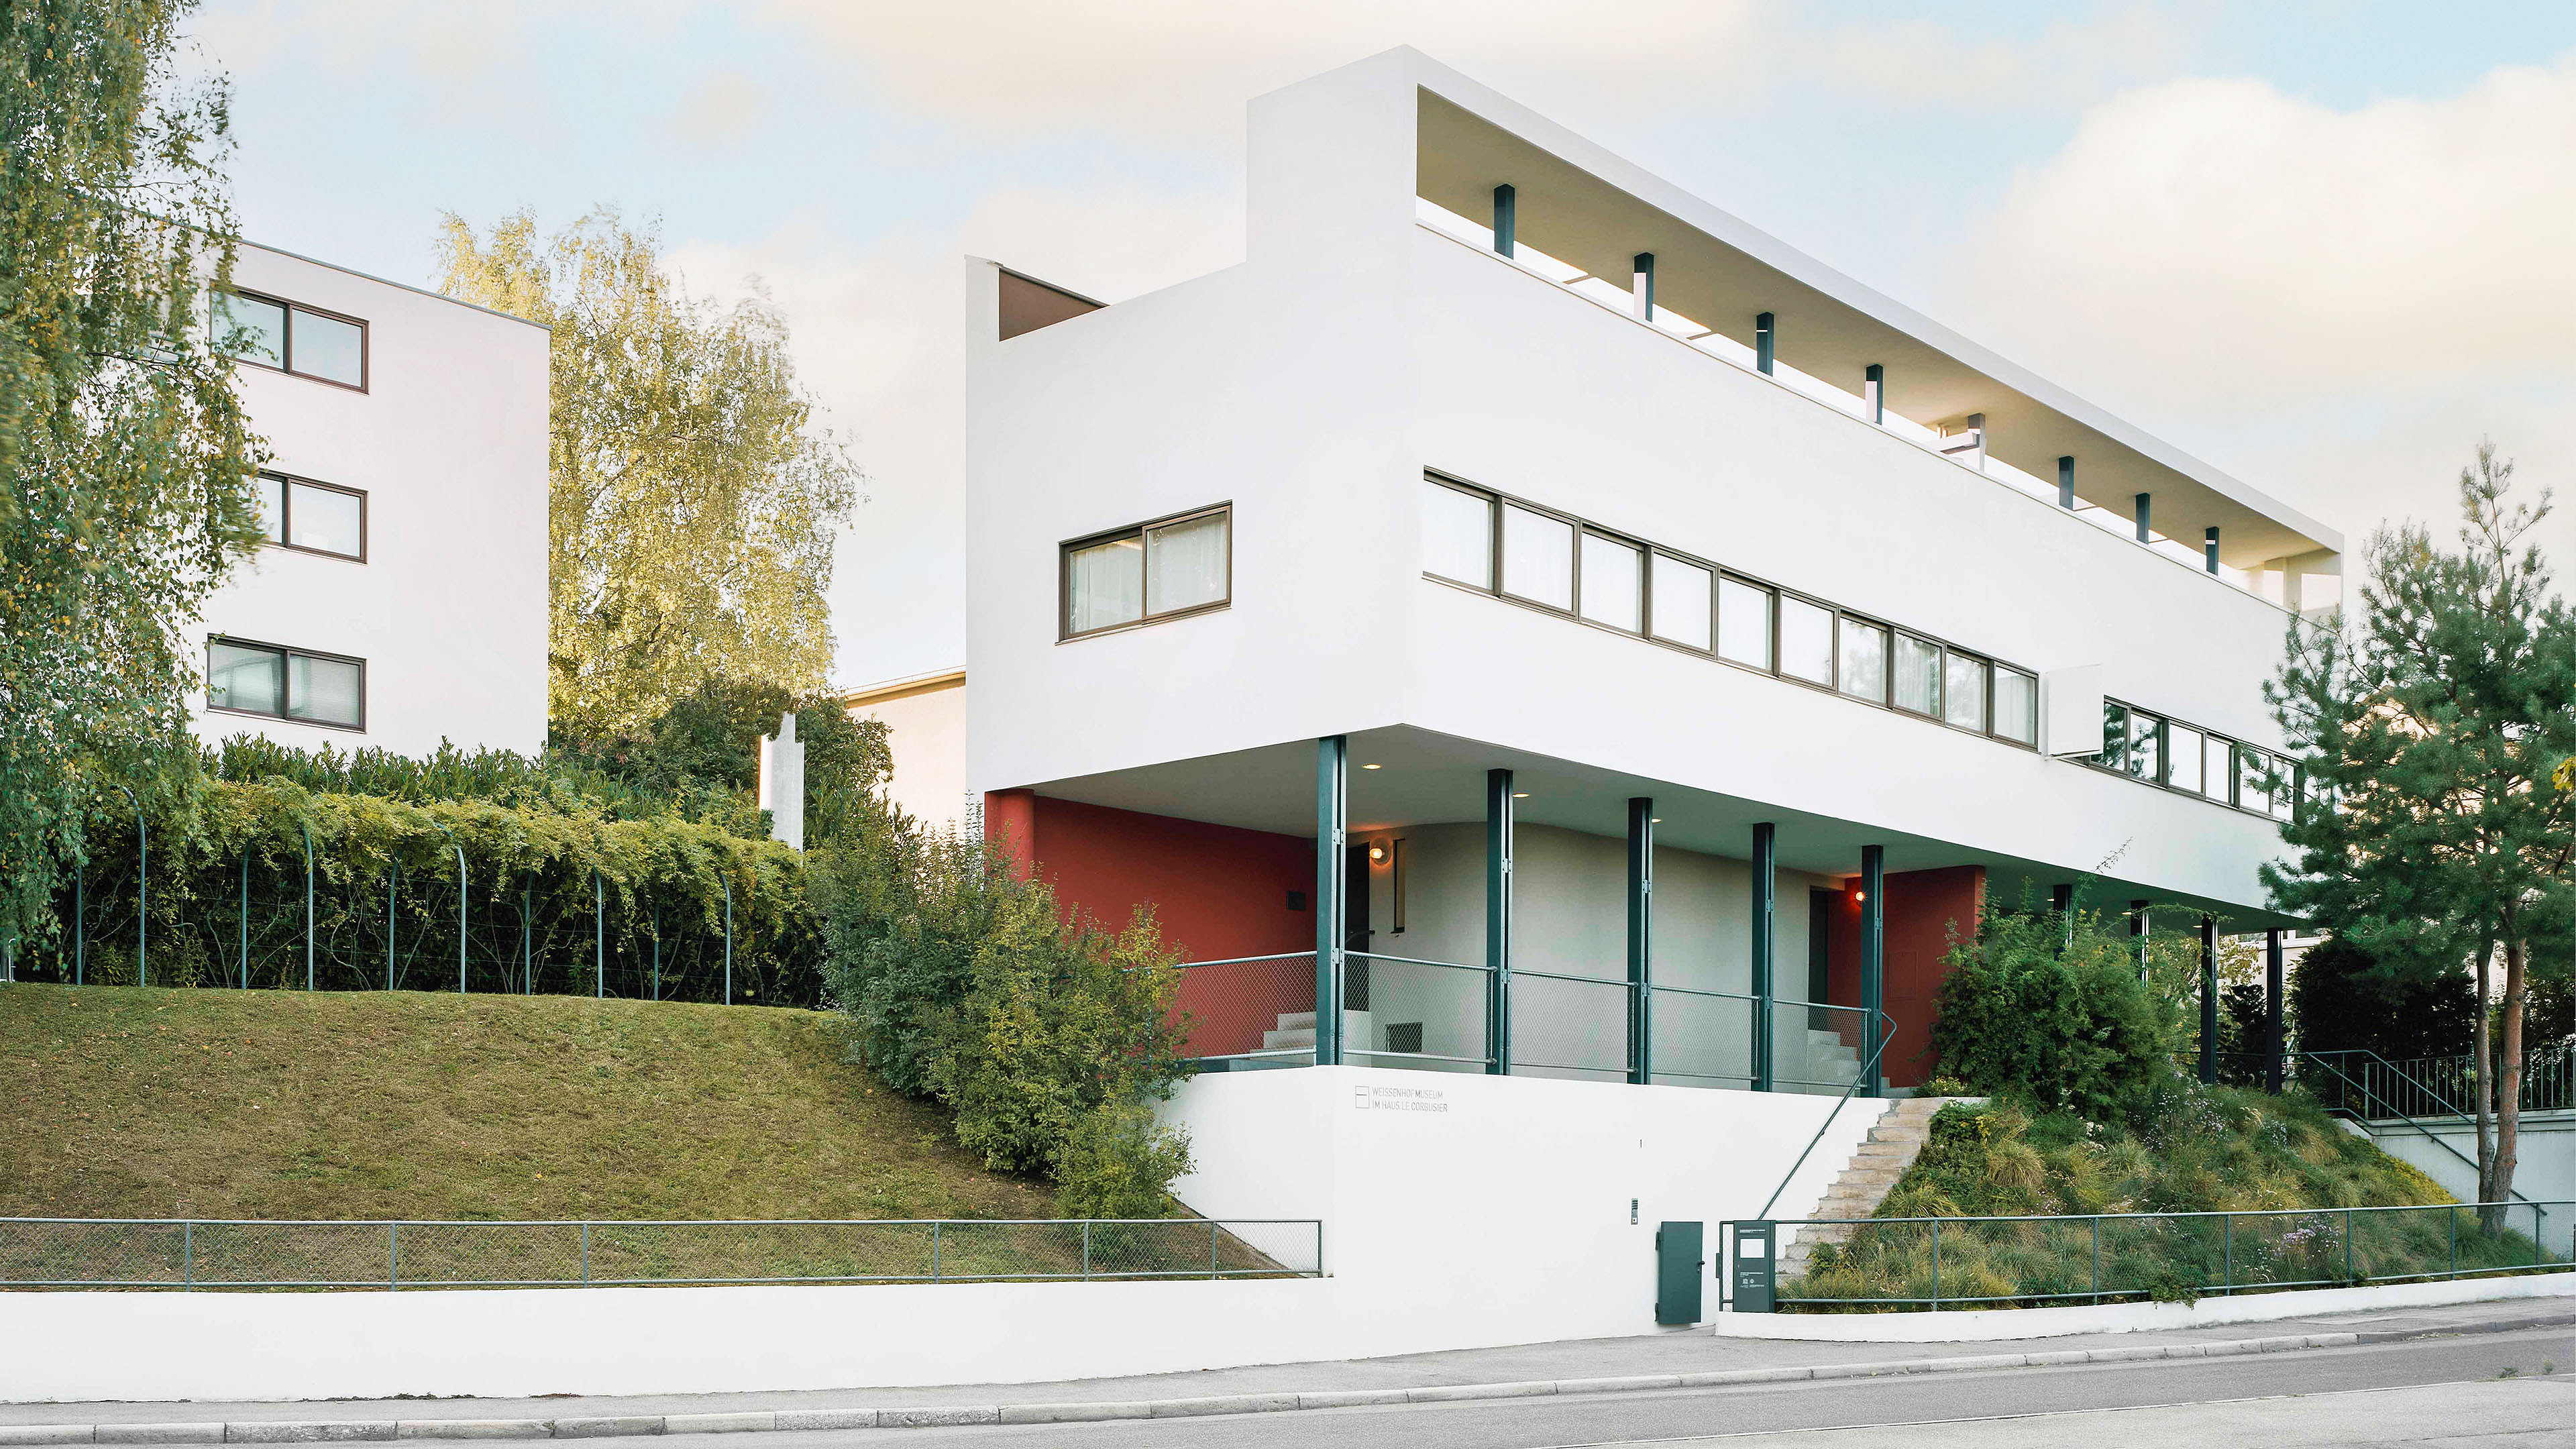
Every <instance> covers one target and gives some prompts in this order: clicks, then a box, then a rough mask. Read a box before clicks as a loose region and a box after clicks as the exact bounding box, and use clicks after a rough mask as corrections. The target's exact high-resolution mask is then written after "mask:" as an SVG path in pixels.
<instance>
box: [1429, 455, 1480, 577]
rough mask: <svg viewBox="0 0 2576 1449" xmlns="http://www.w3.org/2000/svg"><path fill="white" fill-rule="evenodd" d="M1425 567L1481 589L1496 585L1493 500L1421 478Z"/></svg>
mask: <svg viewBox="0 0 2576 1449" xmlns="http://www.w3.org/2000/svg"><path fill="white" fill-rule="evenodd" d="M1422 568H1423V571H1424V572H1425V573H1429V574H1433V575H1436V576H1437V577H1440V578H1444V579H1448V580H1450V581H1451V582H1453V583H1461V584H1470V585H1473V586H1474V587H1476V588H1480V589H1490V588H1492V587H1493V586H1494V500H1492V499H1490V498H1487V497H1485V496H1484V495H1483V494H1481V493H1469V492H1467V491H1465V490H1464V489H1459V488H1452V487H1449V486H1448V485H1447V484H1445V483H1435V482H1432V481H1431V480H1430V479H1428V478H1426V479H1424V480H1423V481H1422Z"/></svg>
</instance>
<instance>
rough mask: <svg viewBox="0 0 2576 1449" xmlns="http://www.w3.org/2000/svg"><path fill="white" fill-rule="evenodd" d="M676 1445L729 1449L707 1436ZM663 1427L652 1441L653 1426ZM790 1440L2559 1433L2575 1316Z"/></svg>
mask: <svg viewBox="0 0 2576 1449" xmlns="http://www.w3.org/2000/svg"><path fill="white" fill-rule="evenodd" d="M670 1438H671V1439H683V1438H685V1439H689V1440H691V1441H693V1442H692V1443H691V1444H689V1445H686V1446H681V1449H741V1442H740V1441H739V1440H738V1439H737V1440H727V1439H726V1438H725V1437H724V1436H718V1435H674V1436H670ZM666 1442H668V1441H667V1440H666ZM793 1442H794V1445H795V1449H843V1446H845V1445H846V1449H888V1446H889V1445H892V1444H896V1443H901V1444H916V1443H917V1444H920V1445H922V1446H923V1449H933V1446H949V1445H1026V1446H1035V1445H1047V1446H1054V1445H1065V1446H1071V1449H1091V1446H1099V1449H1111V1446H1118V1449H1124V1446H1131V1445H1132V1446H1137V1449H1231V1446H1238V1445H1242V1446H1255V1445H1257V1446H1261V1449H1304V1446H1310V1445H1311V1446H1316V1449H1325V1446H1330V1449H1354V1446H1374V1445H1394V1446H1401V1449H1565V1446H1576V1445H1661V1446H1679V1445H1697V1444H1708V1445H1723V1446H1726V1449H1749V1446H1768V1445H1779V1446H1783V1449H1786V1446H1791V1445H1796V1446H1804V1449H1861V1446H1876V1445H1904V1446H1906V1449H1950V1446H1960V1449H1965V1446H1971V1445H1973V1446H1976V1449H2019V1446H2024V1445H2030V1446H2037V1445H2063V1444H2083V1445H2087V1446H2095V1449H2109V1446H2115V1445H2127V1444H2154V1445H2158V1446H2168V1449H2199V1446H2204V1445H2235V1444H2242V1445H2248V1446H2260V1449H2309V1446H2326V1445H2377V1444H2424V1445H2441V1446H2452V1445H2478V1446H2490V1445H2493V1446H2504V1445H2511V1446H2515V1449H2541V1446H2550V1449H2555V1446H2561V1445H2564V1446H2571V1449H2576V1332H2571V1331H2570V1330H2568V1329H2564V1328H2553V1329H2547V1330H2539V1331H2529V1332H2522V1333H2499V1334H2485V1335H2477V1336H2469V1337H2460V1338H2434V1339H2418V1340H2412V1341H2407V1342H2401V1343H2388V1344H2373V1345H2366V1346H2360V1347H2354V1348H2346V1349H2317V1350H2309V1351H2307V1352H2302V1353H2283V1354H2256V1355H2245V1356H2239V1357H2230V1358H2215V1359H2170V1360H2161V1361H2156V1362H2149V1363H2138V1364H2088V1365H2083V1366H2080V1367H2070V1368H2024V1369H1998V1370H1995V1371H1992V1372H1984V1373H1952V1374H1927V1375H1920V1376H1908V1377H1891V1378H1885V1379H1829V1380H1822V1381H1811V1382H1805V1383H1791V1384H1763V1385H1746V1386H1742V1387H1738V1388H1728V1389H1698V1390H1676V1391H1672V1392H1668V1393H1629V1394H1604V1395H1585V1396H1577V1397H1565V1398H1526V1399H1503V1400H1490V1401H1484V1402H1468V1403H1426V1404H1401V1405H1384V1406H1376V1407H1369V1408H1357V1409H1325V1410H1307V1411H1303V1412H1298V1413H1280V1414H1253V1415H1244V1416H1239V1417H1225V1418H1209V1419H1169V1420H1145V1421H1126V1422H1112V1423H1102V1424H1038V1425H1026V1426H1002V1427H974V1428H956V1429H907V1430H902V1431H900V1432H899V1435H897V1436H890V1435H889V1434H888V1432H887V1431H885V1430H882V1429H861V1430H851V1431H847V1432H818V1433H809V1434H799V1435H796V1436H794V1440H793Z"/></svg>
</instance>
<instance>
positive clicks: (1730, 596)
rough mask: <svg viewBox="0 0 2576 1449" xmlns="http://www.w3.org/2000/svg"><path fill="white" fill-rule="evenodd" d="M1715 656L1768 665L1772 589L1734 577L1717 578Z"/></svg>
mask: <svg viewBox="0 0 2576 1449" xmlns="http://www.w3.org/2000/svg"><path fill="white" fill-rule="evenodd" d="M1717 655H1718V657H1719V658H1721V659H1732V660H1734V661H1735V662H1736V663H1738V664H1750V665H1752V666H1753V667H1754V668H1756V669H1764V670H1767V669H1769V668H1770V667H1771V591H1770V590H1769V589H1757V588H1755V587H1754V586H1753V585H1751V584H1747V583H1740V582H1738V581H1737V580H1734V579H1719V580H1718V581H1717Z"/></svg>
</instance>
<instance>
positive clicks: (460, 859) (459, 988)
mask: <svg viewBox="0 0 2576 1449" xmlns="http://www.w3.org/2000/svg"><path fill="white" fill-rule="evenodd" d="M429 823H430V824H431V825H432V826H435V827H436V828H437V830H438V833H439V834H441V835H444V836H446V837H447V843H448V844H450V845H454V846H456V994H457V995H459V996H463V995H464V994H465V847H464V846H462V845H457V843H456V832H455V831H453V830H450V829H448V828H447V827H446V826H444V825H440V824H439V823H438V822H437V821H435V820H433V821H431V822H429Z"/></svg>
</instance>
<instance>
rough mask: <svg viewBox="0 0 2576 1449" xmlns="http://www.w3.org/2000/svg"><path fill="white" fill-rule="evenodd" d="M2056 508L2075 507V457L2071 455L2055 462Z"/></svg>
mask: <svg viewBox="0 0 2576 1449" xmlns="http://www.w3.org/2000/svg"><path fill="white" fill-rule="evenodd" d="M2057 506H2058V507H2060V508H2073V507H2074V506H2075V455H2074V454H2072V453H2069V454H2067V455H2066V456H2064V457H2062V458H2059V459H2058V460H2057Z"/></svg>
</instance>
